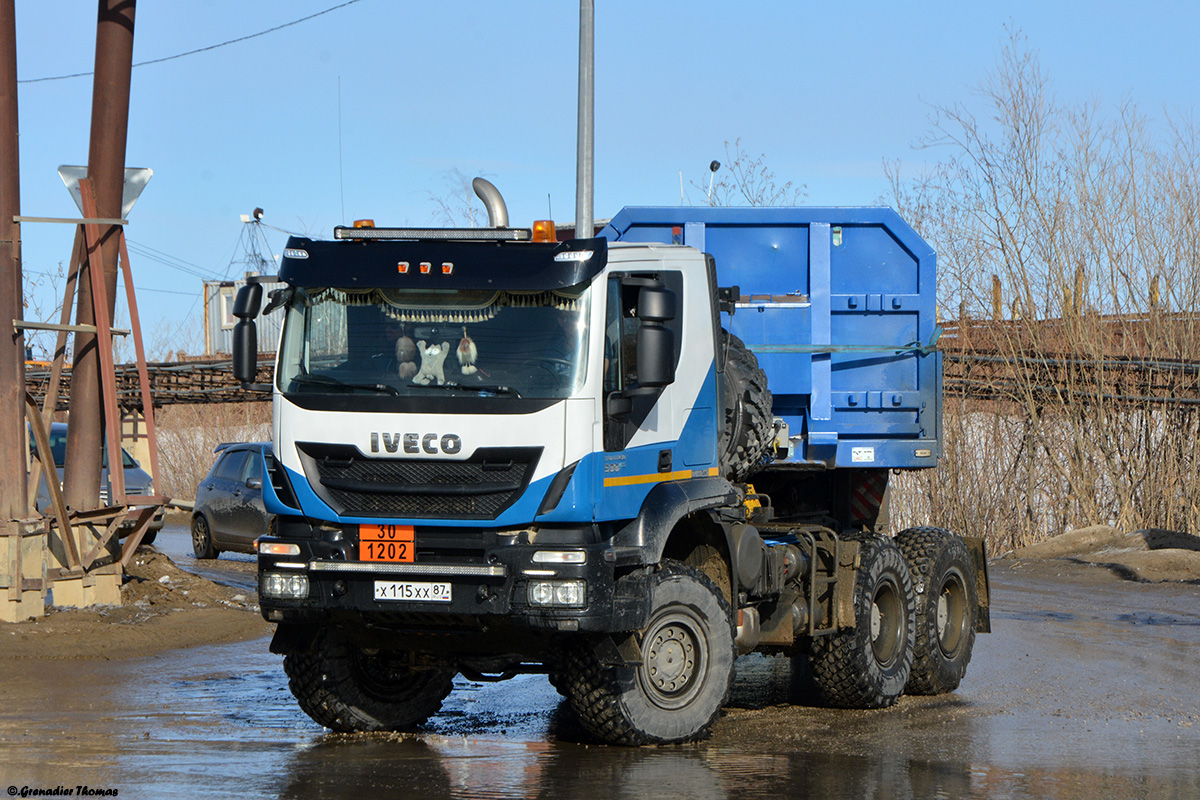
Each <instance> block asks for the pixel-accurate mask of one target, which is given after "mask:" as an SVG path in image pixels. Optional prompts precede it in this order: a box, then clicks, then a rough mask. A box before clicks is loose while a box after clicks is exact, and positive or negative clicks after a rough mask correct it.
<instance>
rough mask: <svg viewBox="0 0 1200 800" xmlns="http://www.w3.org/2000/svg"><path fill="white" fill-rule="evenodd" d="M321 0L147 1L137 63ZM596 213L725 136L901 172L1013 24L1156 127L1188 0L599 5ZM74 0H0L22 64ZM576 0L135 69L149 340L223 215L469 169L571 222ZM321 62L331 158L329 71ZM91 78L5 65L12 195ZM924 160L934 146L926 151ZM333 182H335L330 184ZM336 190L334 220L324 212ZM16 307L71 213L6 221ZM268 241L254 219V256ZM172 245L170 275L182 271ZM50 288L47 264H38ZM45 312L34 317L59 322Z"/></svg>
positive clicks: (426, 201) (190, 337) (39, 191)
mask: <svg viewBox="0 0 1200 800" xmlns="http://www.w3.org/2000/svg"><path fill="white" fill-rule="evenodd" d="M340 2H344V0H288V2H282V1H275V2H268V1H266V0H263V1H262V2H255V3H246V2H244V1H242V2H235V1H234V0H188V1H185V0H173V1H172V2H152V0H142V2H141V3H140V4H139V7H138V10H137V20H136V33H135V47H134V62H135V63H137V62H140V61H148V60H152V59H158V58H162V57H164V56H170V55H174V54H176V53H181V52H185V51H190V50H194V49H197V48H201V47H206V46H209V45H213V44H217V43H219V42H223V41H227V40H230V39H235V38H238V37H242V36H247V35H250V34H254V33H258V32H260V31H263V30H266V29H269V28H272V27H275V26H277V25H281V24H283V23H287V22H290V21H292V20H296V19H298V18H301V17H304V16H307V15H309V14H314V13H316V12H319V11H322V10H324V9H327V8H330V7H332V6H336V5H339V4H340ZM596 6H597V10H596V134H595V135H596V187H595V210H596V216H597V217H609V216H612V215H613V214H615V213H616V212H617V211H618V210H619V209H620V208H621V207H622V206H625V205H658V204H662V205H674V204H678V203H679V202H680V171H681V170H682V172H683V178H684V182H685V184H687V185H688V186H687V188H688V189H689V190H690V192H691V195H692V199H693V200H698V199H699V198H700V193H699V192H697V191H696V190H695V189H693V188H692V187H691V186H690V184H691V183H692V182H693V181H696V182H699V181H701V180H702V179H703V178H704V176H705V175H706V174H707V171H706V168H707V165H708V163H709V161H711V160H712V159H714V158H716V159H719V160H724V142H725V141H726V140H733V139H736V138H737V137H741V138H742V141H743V145H744V146H745V148H746V149H747V151H749V152H751V153H752V154H758V153H765V154H766V156H767V161H768V163H769V164H770V166H771V167H772V168H773V169H774V171H775V172H776V174H777V176H778V177H779V178H780V180H781V181H782V180H792V181H794V182H796V183H797V184H800V183H803V184H806V185H807V201H806V202H807V203H808V204H810V205H869V204H873V203H875V202H876V201H878V200H879V199H880V198H883V197H884V196H885V194H886V191H887V186H886V181H885V179H884V172H883V168H882V163H883V161H884V160H885V159H887V160H895V159H899V160H900V161H902V162H903V164H904V171H905V172H906V173H909V174H915V173H916V172H918V171H919V170H920V167H921V164H922V163H923V161H924V160H925V159H927V158H931V155H930V154H929V153H928V152H924V151H919V150H915V149H913V144H914V142H916V140H917V139H918V138H919V137H920V136H921V134H922V133H924V132H925V131H927V130H928V127H929V123H928V114H929V110H930V105H931V104H947V103H952V102H956V101H962V102H966V103H971V102H973V101H974V100H975V95H974V94H973V93H972V88H971V87H973V86H975V85H977V84H978V83H979V82H980V81H981V80H983V79H984V77H985V76H986V74H987V73H988V71H989V70H991V69H993V67H994V66H995V64H996V59H997V57H998V55H999V53H1000V50H1001V48H1002V46H1003V44H1004V42H1005V40H1006V38H1007V34H1006V31H1005V26H1006V25H1012V26H1015V27H1017V28H1020V29H1021V31H1022V32H1023V33H1024V35H1025V36H1026V37H1027V38H1028V43H1029V47H1030V48H1031V49H1032V50H1034V51H1036V52H1037V53H1038V55H1039V57H1040V60H1041V63H1042V67H1043V69H1044V71H1045V73H1046V74H1047V75H1048V76H1049V78H1050V79H1051V81H1052V85H1053V88H1054V91H1055V93H1056V95H1057V96H1058V97H1059V98H1060V99H1062V100H1065V101H1068V102H1082V101H1085V100H1088V99H1091V98H1098V99H1100V100H1102V101H1104V102H1106V103H1109V104H1115V103H1117V102H1119V101H1121V100H1122V99H1125V98H1129V99H1132V100H1133V101H1134V102H1135V103H1137V104H1138V106H1140V108H1141V110H1142V111H1143V112H1144V113H1147V114H1149V115H1151V116H1152V117H1153V118H1154V119H1155V120H1157V121H1158V122H1160V123H1162V122H1163V121H1164V119H1165V117H1164V110H1165V111H1166V112H1168V113H1171V114H1173V115H1186V114H1190V113H1191V112H1192V111H1194V110H1195V108H1196V107H1197V104H1198V103H1200V69H1198V66H1200V62H1198V60H1197V56H1196V50H1195V46H1196V45H1195V40H1196V37H1197V35H1198V34H1200V3H1194V2H1166V1H1164V2H1157V3H1153V2H1152V3H1147V4H1142V5H1141V6H1138V7H1136V10H1135V7H1133V6H1130V5H1129V4H1127V3H1115V2H1046V0H1041V2H1024V1H1021V2H1007V3H966V2H955V3H951V2H920V1H919V0H914V2H907V3H882V2H844V3H813V2H803V1H802V0H795V1H794V2H753V1H752V0H744V1H743V2H740V3H729V2H716V1H715V0H690V2H682V1H679V2H656V3H651V2H646V0H642V2H632V1H629V2H627V1H625V0H596ZM95 9H96V5H95V3H94V2H84V0H69V1H68V0H17V56H18V74H19V78H20V79H22V80H30V79H36V78H43V77H47V76H56V75H63V74H70V73H76V72H88V71H90V70H91V69H92V66H93V59H94V47H95V25H96V17H95ZM578 19H579V15H578V4H577V2H575V0H528V1H523V2H508V3H497V2H483V1H482V0H440V2H436V3H429V2H420V3H418V2H399V1H398V0H359V1H358V2H356V3H354V4H352V5H349V6H347V7H345V8H341V9H338V10H335V11H333V12H331V13H329V14H325V15H323V16H320V17H317V18H316V19H312V20H309V21H307V22H303V23H300V24H298V25H294V26H291V27H288V28H285V29H283V30H280V31H277V32H274V33H271V34H268V35H266V36H261V37H258V38H254V39H251V40H249V41H245V42H241V43H237V44H232V45H229V46H227V47H222V48H219V49H215V50H211V51H208V52H204V53H199V54H196V55H192V56H188V57H185V58H180V59H176V60H173V61H168V62H165V63H161V64H152V65H147V66H143V67H138V68H135V69H134V71H133V85H132V96H131V108H130V123H129V143H128V155H127V164H128V165H129V166H145V167H150V168H152V169H153V170H154V172H155V175H154V178H153V180H151V182H150V184H149V186H148V187H147V188H146V190H145V192H144V194H143V195H142V198H141V200H140V201H139V202H138V205H137V207H136V208H135V209H134V210H133V212H132V213H131V215H130V223H131V224H130V226H129V228H128V229H127V235H128V237H129V239H130V240H131V241H132V242H134V243H136V244H137V245H139V246H141V247H149V248H153V249H154V250H156V251H159V252H161V253H165V254H168V255H169V256H170V258H168V259H166V260H168V261H171V262H172V263H173V264H174V265H175V266H174V267H172V266H167V265H164V264H162V263H157V262H155V261H151V260H150V259H149V258H146V257H144V256H139V255H137V254H134V255H133V256H132V261H133V267H134V281H135V284H136V286H137V288H138V290H139V293H138V302H139V307H140V310H141V315H142V322H143V326H144V329H145V333H146V340H147V344H148V346H149V347H150V348H151V350H152V351H154V352H156V353H158V354H159V355H161V354H162V353H163V352H165V350H166V349H167V347H168V346H169V347H172V348H179V347H182V348H183V349H186V350H189V351H191V352H195V351H196V350H197V348H199V347H201V342H200V337H199V336H198V335H197V331H198V330H199V329H200V326H201V324H202V323H201V320H200V301H199V297H200V294H201V277H200V275H203V276H205V277H210V278H222V277H231V278H232V277H236V276H237V274H238V272H239V270H240V267H239V266H237V265H236V264H232V263H231V262H233V261H234V260H235V259H236V258H238V256H239V251H238V241H239V238H240V236H241V234H242V228H243V227H244V226H243V224H242V223H241V222H240V220H239V215H240V214H245V213H249V212H250V211H251V210H252V209H254V208H255V207H256V206H260V207H262V208H263V209H265V212H266V213H265V216H264V222H267V223H270V224H272V225H274V226H277V227H278V228H282V229H285V230H289V231H295V232H303V233H307V234H309V235H313V236H329V235H330V233H331V229H332V227H333V226H334V225H335V224H339V223H340V222H342V221H343V220H346V221H349V220H353V219H355V218H357V217H372V218H374V219H375V220H376V222H377V223H378V224H381V225H382V224H413V225H418V224H428V223H431V222H433V221H435V217H434V215H435V212H436V204H435V202H434V201H433V199H432V198H433V196H445V195H446V194H447V191H448V173H449V172H450V171H451V170H455V169H457V170H460V171H461V172H462V173H464V174H467V175H473V174H479V173H480V172H482V173H483V174H485V175H487V176H488V177H489V178H490V179H491V180H492V181H493V182H494V183H495V184H496V185H497V186H498V187H499V188H500V190H501V192H502V193H503V194H504V197H505V199H506V201H507V203H508V207H509V213H510V216H511V218H512V221H513V224H525V225H527V224H529V223H530V222H531V221H532V220H533V219H537V218H544V217H545V216H546V215H547V213H548V212H547V205H548V200H547V195H549V204H550V205H551V206H552V209H553V216H554V218H555V219H556V220H558V221H560V222H568V221H573V220H574V215H575V211H574V198H575V121H576V106H575V92H576V81H577V72H576V69H577V44H578ZM339 80H340V84H341V113H340V139H341V142H340V149H341V155H340V165H339V113H338V84H339ZM91 93H92V84H91V78H90V77H83V78H71V79H67V80H57V81H45V82H36V83H25V84H22V85H21V87H20V93H19V102H20V126H21V145H20V147H21V204H22V213H23V214H25V215H27V216H75V215H77V211H76V209H75V206H74V204H73V202H72V201H71V199H70V197H69V196H68V194H67V192H66V190H65V189H64V187H63V185H62V183H61V181H60V180H59V178H58V175H57V173H56V169H57V167H58V165H60V164H84V163H86V159H87V149H88V130H89V122H90V113H91V111H90V109H91ZM933 157H936V156H933ZM343 198H344V201H343ZM343 202H344V216H343ZM22 235H23V241H24V244H23V248H24V249H23V254H24V264H25V270H26V272H27V283H29V282H30V281H33V282H35V283H37V284H38V285H37V286H35V287H32V288H31V289H30V291H29V310H28V311H27V317H29V318H42V319H48V318H49V317H50V316H51V315H52V314H53V309H54V305H55V302H56V300H55V295H56V292H55V291H53V287H52V281H51V279H50V278H49V277H48V276H47V275H45V274H44V273H54V272H55V271H56V270H57V268H58V263H59V262H60V261H62V262H65V261H66V260H67V259H68V257H69V251H70V246H71V241H72V237H73V231H72V229H71V228H70V227H69V226H62V225H33V224H29V225H24V226H23V231H22ZM284 239H285V236H284V234H282V233H276V232H274V231H271V232H270V242H271V244H272V247H273V248H274V250H275V252H278V251H279V250H280V249H282V246H283V242H284ZM180 267H182V269H181V268H180ZM59 287H61V281H60V282H59ZM55 321H57V318H55Z"/></svg>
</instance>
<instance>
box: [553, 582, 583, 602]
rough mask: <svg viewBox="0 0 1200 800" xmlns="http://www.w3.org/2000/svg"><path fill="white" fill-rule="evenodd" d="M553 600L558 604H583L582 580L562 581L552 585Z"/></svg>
mask: <svg viewBox="0 0 1200 800" xmlns="http://www.w3.org/2000/svg"><path fill="white" fill-rule="evenodd" d="M554 602H555V603H557V604H558V605H560V606H581V605H583V581H562V582H561V583H559V584H558V585H557V586H555V587H554Z"/></svg>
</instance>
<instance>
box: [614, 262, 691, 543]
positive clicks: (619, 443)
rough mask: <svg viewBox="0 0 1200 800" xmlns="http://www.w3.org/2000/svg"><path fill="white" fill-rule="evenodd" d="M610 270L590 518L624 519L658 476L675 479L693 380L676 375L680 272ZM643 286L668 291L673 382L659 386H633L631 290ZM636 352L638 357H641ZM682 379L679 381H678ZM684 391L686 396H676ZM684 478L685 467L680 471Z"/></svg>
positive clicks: (635, 295)
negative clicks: (599, 440)
mask: <svg viewBox="0 0 1200 800" xmlns="http://www.w3.org/2000/svg"><path fill="white" fill-rule="evenodd" d="M658 266H659V267H660V268H659V269H654V270H639V269H636V268H634V265H631V269H630V270H629V271H621V272H613V273H612V274H611V275H610V277H609V278H608V281H607V286H606V292H605V304H606V305H605V317H604V385H603V392H602V412H603V416H604V422H603V441H604V453H603V454H602V457H601V458H602V466H601V469H600V470H599V474H598V476H597V479H598V480H599V482H600V485H599V486H598V487H597V492H596V497H597V503H596V508H595V517H596V519H597V520H606V519H630V518H632V517H634V516H636V515H637V513H638V510H639V509H640V508H641V505H642V502H643V501H644V500H645V498H646V495H647V494H649V492H650V490H651V489H653V488H654V486H655V485H657V484H659V483H662V482H663V481H668V480H675V479H678V478H680V477H683V474H684V471H683V470H682V465H681V464H680V463H679V460H678V458H677V455H676V449H677V447H678V445H679V441H680V438H681V435H682V434H683V429H684V425H685V423H686V421H687V416H688V415H687V414H686V413H684V412H685V410H684V409H681V408H679V407H678V403H679V402H680V401H681V400H682V401H683V402H686V403H687V408H690V407H691V406H692V405H693V403H692V400H693V399H694V396H695V392H694V390H691V389H689V386H690V384H691V383H693V382H694V381H693V380H692V378H691V377H688V376H685V375H681V374H680V373H679V368H680V367H681V366H686V361H685V360H682V359H681V356H682V354H684V353H685V352H686V350H687V349H688V345H686V344H685V342H684V334H685V324H684V311H683V309H684V306H685V303H684V276H683V273H682V272H680V271H678V270H668V269H661V265H658ZM647 285H650V286H653V287H655V288H665V289H666V290H669V291H670V292H672V293H674V295H675V298H676V300H675V316H674V318H673V319H671V320H668V321H666V322H663V323H661V324H662V325H663V327H665V328H667V330H669V331H671V332H672V334H673V336H674V354H673V355H674V361H675V366H676V380H675V382H674V383H672V384H670V385H668V386H664V387H655V388H650V387H642V386H639V384H638V330H639V328H641V326H642V324H643V322H642V320H641V319H639V317H638V300H639V293H640V292H641V290H642V288H643V287H646V286H647ZM643 355H644V354H643ZM681 381H682V382H681ZM689 391H691V393H692V396H691V397H688V398H687V399H686V400H684V396H685V395H687V394H688V392H689ZM688 475H690V471H688Z"/></svg>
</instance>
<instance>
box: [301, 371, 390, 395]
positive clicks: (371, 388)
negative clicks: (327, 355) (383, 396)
mask: <svg viewBox="0 0 1200 800" xmlns="http://www.w3.org/2000/svg"><path fill="white" fill-rule="evenodd" d="M292 382H293V383H315V384H317V385H320V386H337V387H340V388H345V389H358V390H360V391H364V392H389V393H390V394H394V395H399V394H400V390H399V389H397V388H396V387H395V386H390V385H388V384H386V383H346V382H345V381H339V380H338V379H337V378H331V377H329V376H328V375H297V376H296V377H294V378H292Z"/></svg>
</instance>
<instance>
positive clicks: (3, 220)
mask: <svg viewBox="0 0 1200 800" xmlns="http://www.w3.org/2000/svg"><path fill="white" fill-rule="evenodd" d="M15 5H16V4H15V0H0V334H2V335H0V525H2V524H5V523H7V522H8V520H14V519H24V518H25V517H27V516H28V510H29V509H28V500H27V496H26V492H25V464H26V454H25V336H24V335H23V334H22V333H21V331H20V330H18V329H17V328H16V327H14V326H13V320H19V319H23V315H22V313H21V306H22V304H21V297H22V293H23V289H22V286H21V226H20V224H19V223H17V222H13V217H15V216H19V215H20V214H21V180H20V158H19V153H18V151H17V145H18V141H17V131H18V126H17V23H16V10H15Z"/></svg>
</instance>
